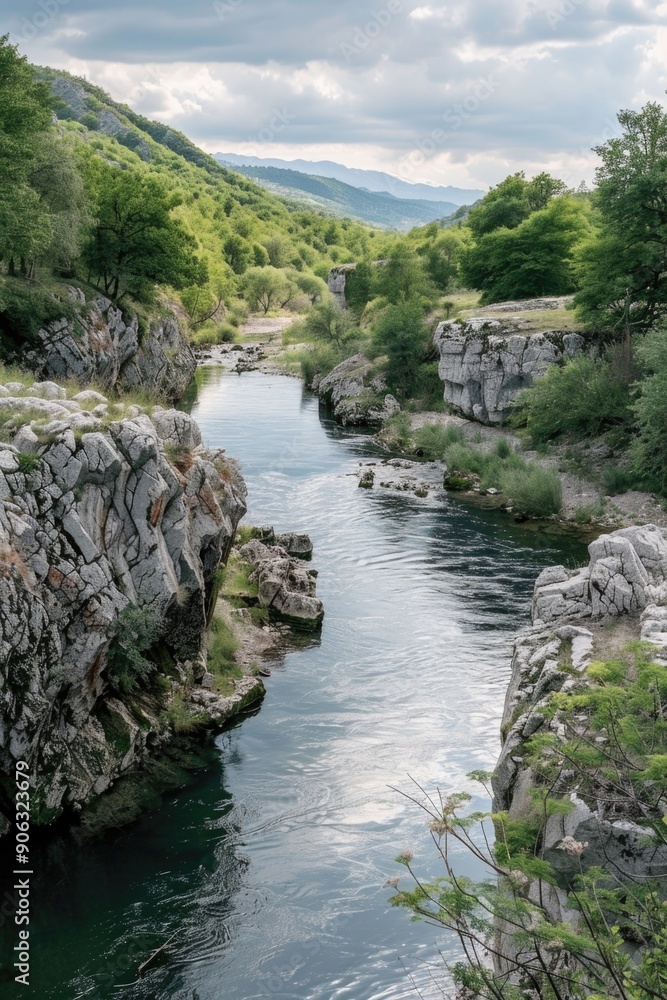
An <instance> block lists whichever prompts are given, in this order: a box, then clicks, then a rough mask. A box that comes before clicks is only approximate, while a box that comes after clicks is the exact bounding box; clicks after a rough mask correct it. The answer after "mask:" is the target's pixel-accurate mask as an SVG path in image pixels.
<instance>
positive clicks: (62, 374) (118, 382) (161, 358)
mask: <svg viewBox="0 0 667 1000" xmlns="http://www.w3.org/2000/svg"><path fill="white" fill-rule="evenodd" d="M70 297H71V300H72V302H73V303H74V306H75V311H76V315H75V317H74V318H66V317H63V318H62V319H61V320H57V321H56V322H54V323H51V324H49V326H48V327H46V328H45V329H42V330H39V331H38V333H37V337H36V339H37V346H35V347H32V348H31V350H29V351H28V352H27V353H26V354H25V355H23V356H22V357H21V358H20V359H19V360H20V363H21V364H24V365H26V364H27V365H28V366H29V367H30V368H31V369H32V370H33V371H35V372H37V373H39V375H40V377H41V378H46V379H68V378H74V379H76V380H77V381H79V382H97V383H98V384H99V385H101V386H102V387H103V388H105V389H108V390H111V389H124V390H126V391H127V390H137V389H145V390H147V391H149V392H153V393H157V394H158V395H159V396H161V397H163V398H164V399H167V400H170V401H174V400H178V399H180V398H181V397H182V396H183V393H184V392H185V389H186V387H187V385H188V384H189V382H190V381H191V380H192V377H193V375H194V372H195V369H196V367H197V361H196V358H195V354H194V351H193V350H192V348H191V347H190V345H189V343H188V340H187V338H186V336H185V334H184V333H183V331H182V329H181V326H180V324H179V321H178V318H177V317H176V315H175V314H174V313H172V312H171V311H169V309H168V308H166V307H165V310H164V312H165V315H163V316H161V317H160V318H156V319H154V320H152V321H151V322H150V324H149V328H148V329H145V330H143V331H142V330H140V327H139V320H138V319H137V317H136V316H131V317H128V316H125V315H124V314H123V313H122V312H121V310H120V309H117V308H116V307H115V306H114V305H113V303H112V302H110V301H109V299H107V298H104V296H98V297H96V298H94V299H91V300H90V301H88V302H87V301H86V298H85V295H84V293H83V292H82V291H81V289H79V288H74V287H71V288H70Z"/></svg>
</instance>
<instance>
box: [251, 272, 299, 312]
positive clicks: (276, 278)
mask: <svg viewBox="0 0 667 1000" xmlns="http://www.w3.org/2000/svg"><path fill="white" fill-rule="evenodd" d="M242 288H243V294H244V295H245V297H246V299H247V300H248V303H249V304H250V308H251V309H253V310H256V309H261V311H262V312H263V313H264V315H266V314H267V313H268V311H269V309H276V308H280V309H284V308H285V307H286V306H288V305H289V304H290V302H291V301H292V300H293V299H294V298H295V297H296V295H297V293H298V288H297V286H296V285H295V284H294V282H293V281H291V280H290V278H289V277H288V275H287V273H286V272H285V271H282V270H279V269H278V268H277V267H273V266H272V265H270V266H268V267H251V268H250V269H249V270H248V271H246V273H245V274H244V276H243V283H242Z"/></svg>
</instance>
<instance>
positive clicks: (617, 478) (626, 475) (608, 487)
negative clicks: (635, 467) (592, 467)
mask: <svg viewBox="0 0 667 1000" xmlns="http://www.w3.org/2000/svg"><path fill="white" fill-rule="evenodd" d="M635 482H636V477H635V476H634V475H633V474H632V472H631V471H630V470H628V469H619V468H618V466H616V465H606V466H605V467H604V469H603V470H602V483H603V485H604V491H605V493H606V494H607V496H610V497H615V496H618V495H619V493H627V492H628V490H629V489H631V488H632V486H633V485H634V483H635Z"/></svg>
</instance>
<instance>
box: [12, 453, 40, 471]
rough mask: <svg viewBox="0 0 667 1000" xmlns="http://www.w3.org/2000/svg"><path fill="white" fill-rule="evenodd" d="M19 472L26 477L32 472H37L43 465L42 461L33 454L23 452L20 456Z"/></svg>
mask: <svg viewBox="0 0 667 1000" xmlns="http://www.w3.org/2000/svg"><path fill="white" fill-rule="evenodd" d="M18 463H19V472H23V473H24V475H29V474H30V473H31V472H35V470H36V469H38V468H39V467H40V465H41V464H42V460H41V458H40V457H39V455H33V454H32V453H31V452H21V454H20V455H19V456H18Z"/></svg>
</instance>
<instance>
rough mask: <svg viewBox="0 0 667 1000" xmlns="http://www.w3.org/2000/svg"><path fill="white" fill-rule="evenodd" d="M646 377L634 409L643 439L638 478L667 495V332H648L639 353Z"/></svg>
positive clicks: (638, 446)
mask: <svg viewBox="0 0 667 1000" xmlns="http://www.w3.org/2000/svg"><path fill="white" fill-rule="evenodd" d="M637 353H638V355H639V358H640V361H641V362H642V363H643V365H644V367H645V370H646V373H647V375H646V377H645V378H644V380H643V382H641V383H640V394H639V397H638V399H637V402H636V404H635V406H634V411H635V414H636V418H637V425H638V430H639V436H638V439H637V441H636V442H635V443H634V467H635V470H636V472H637V475H638V476H640V477H642V478H643V479H644V480H645V482H647V484H648V485H650V486H651V487H653V488H654V489H655V490H657V491H658V492H659V493H661V494H662V495H663V496H664V495H667V329H666V328H665V327H660V328H658V329H655V330H653V331H651V332H650V333H648V334H647V335H646V338H645V340H644V342H643V343H642V344H641V346H640V347H639V350H638V352H637Z"/></svg>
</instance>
